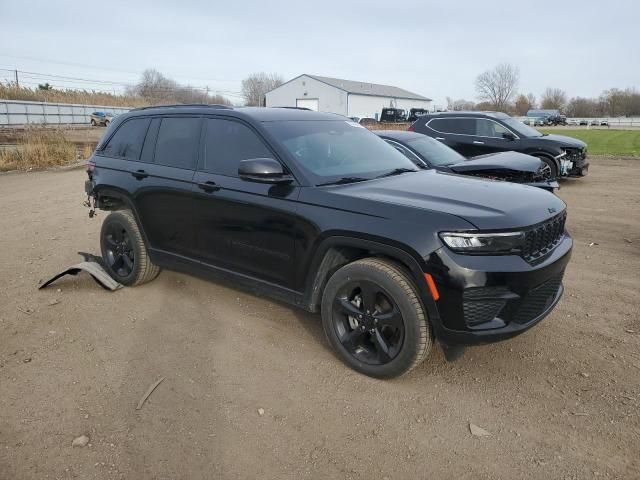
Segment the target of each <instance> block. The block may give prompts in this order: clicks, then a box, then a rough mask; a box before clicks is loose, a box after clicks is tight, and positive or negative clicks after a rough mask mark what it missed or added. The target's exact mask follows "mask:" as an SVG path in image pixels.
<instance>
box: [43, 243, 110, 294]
mask: <svg viewBox="0 0 640 480" xmlns="http://www.w3.org/2000/svg"><path fill="white" fill-rule="evenodd" d="M78 253H79V254H80V255H82V256H83V258H84V259H85V261H84V262H80V263H77V264H75V265H71V266H70V267H69V268H67V269H66V270H64V271H62V272H60V273H58V274H57V275H55V276H53V277H51V278H50V279H49V280H47V281H46V282H44V283H43V284H42V285H40V287H39V288H38V289H39V290H42V289H43V288H46V287H48V286H49V285H51V284H52V283H53V282H55V281H56V280H58V279H59V278H62V277H64V276H65V275H77V274H78V273H80V272H87V273H88V274H89V275H91V277H92V278H93V279H94V280H95V281H96V283H97V284H98V285H100V286H101V287H102V288H104V289H105V290H111V291H114V290H118V289H119V288H122V285H121V284H120V283H118V282H116V281H115V280H114V279H113V278H111V276H110V275H109V274H108V273H107V272H106V271H105V270H104V268H103V266H102V265H103V261H102V258H101V257H98V256H97V255H93V254H91V253H85V252H78Z"/></svg>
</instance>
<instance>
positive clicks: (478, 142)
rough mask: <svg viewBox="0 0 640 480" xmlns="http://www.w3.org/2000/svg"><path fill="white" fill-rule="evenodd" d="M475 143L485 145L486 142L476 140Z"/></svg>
mask: <svg viewBox="0 0 640 480" xmlns="http://www.w3.org/2000/svg"><path fill="white" fill-rule="evenodd" d="M473 143H474V144H475V145H484V142H480V141H479V140H474V141H473Z"/></svg>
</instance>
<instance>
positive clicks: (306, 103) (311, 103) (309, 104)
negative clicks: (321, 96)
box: [296, 98, 318, 112]
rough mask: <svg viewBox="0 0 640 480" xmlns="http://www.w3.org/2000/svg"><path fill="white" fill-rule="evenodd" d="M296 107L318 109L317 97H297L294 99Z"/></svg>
mask: <svg viewBox="0 0 640 480" xmlns="http://www.w3.org/2000/svg"><path fill="white" fill-rule="evenodd" d="M296 107H299V108H308V109H309V110H314V111H316V112H317V111H318V99H317V98H299V99H297V100H296Z"/></svg>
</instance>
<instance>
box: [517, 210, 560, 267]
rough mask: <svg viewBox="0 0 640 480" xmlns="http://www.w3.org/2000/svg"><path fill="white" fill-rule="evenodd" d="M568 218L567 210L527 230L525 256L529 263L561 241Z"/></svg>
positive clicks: (523, 251) (523, 253) (542, 255)
mask: <svg viewBox="0 0 640 480" xmlns="http://www.w3.org/2000/svg"><path fill="white" fill-rule="evenodd" d="M566 219H567V214H566V212H562V213H561V214H559V215H556V216H555V217H553V218H552V219H550V220H547V221H546V222H544V223H541V224H540V225H537V226H535V227H534V228H532V229H531V230H528V231H526V232H525V240H524V248H523V250H522V256H523V258H524V259H525V260H526V261H527V262H529V263H535V262H536V260H538V259H540V258H542V257H544V256H545V255H546V254H547V253H549V252H550V251H551V250H553V248H554V247H555V246H556V245H557V244H558V243H560V240H561V239H562V237H563V235H564V224H565V221H566Z"/></svg>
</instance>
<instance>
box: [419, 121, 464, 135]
mask: <svg viewBox="0 0 640 480" xmlns="http://www.w3.org/2000/svg"><path fill="white" fill-rule="evenodd" d="M428 126H429V128H431V129H432V130H435V131H436V132H441V133H453V134H457V135H475V134H476V119H475V118H434V119H433V120H430V121H429V123H428Z"/></svg>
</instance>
